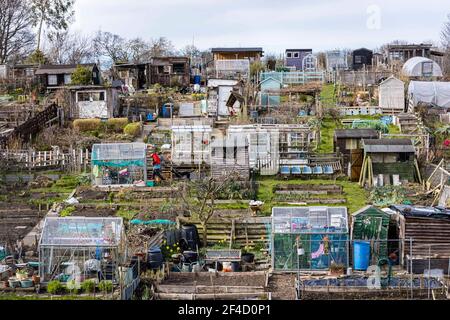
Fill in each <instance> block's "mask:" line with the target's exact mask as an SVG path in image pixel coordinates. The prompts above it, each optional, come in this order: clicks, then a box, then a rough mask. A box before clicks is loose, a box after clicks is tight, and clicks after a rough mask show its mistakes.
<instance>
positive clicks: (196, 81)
mask: <svg viewBox="0 0 450 320" xmlns="http://www.w3.org/2000/svg"><path fill="white" fill-rule="evenodd" d="M201 83H202V76H194V84H201Z"/></svg>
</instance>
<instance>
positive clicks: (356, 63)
mask: <svg viewBox="0 0 450 320" xmlns="http://www.w3.org/2000/svg"><path fill="white" fill-rule="evenodd" d="M372 59H373V51H372V50H369V49H366V48H361V49H357V50H355V51H353V61H352V62H353V70H361V69H363V68H364V67H366V68H367V67H369V66H372Z"/></svg>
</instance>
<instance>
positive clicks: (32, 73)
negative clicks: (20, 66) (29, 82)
mask: <svg viewBox="0 0 450 320" xmlns="http://www.w3.org/2000/svg"><path fill="white" fill-rule="evenodd" d="M25 76H27V77H32V76H34V70H33V69H31V68H27V69H25Z"/></svg>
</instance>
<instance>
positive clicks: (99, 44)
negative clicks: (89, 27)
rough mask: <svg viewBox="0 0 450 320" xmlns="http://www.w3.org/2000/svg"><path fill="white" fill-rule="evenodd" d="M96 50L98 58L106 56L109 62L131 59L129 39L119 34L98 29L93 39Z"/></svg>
mask: <svg viewBox="0 0 450 320" xmlns="http://www.w3.org/2000/svg"><path fill="white" fill-rule="evenodd" d="M93 43H94V50H95V52H96V54H97V55H98V58H99V59H100V58H106V59H108V60H109V63H111V62H112V63H119V62H128V61H129V51H128V43H127V41H126V40H125V39H124V38H122V37H121V36H119V35H117V34H112V33H110V32H102V31H98V32H97V35H96V36H95V37H94V39H93Z"/></svg>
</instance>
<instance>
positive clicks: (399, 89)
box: [379, 76, 405, 111]
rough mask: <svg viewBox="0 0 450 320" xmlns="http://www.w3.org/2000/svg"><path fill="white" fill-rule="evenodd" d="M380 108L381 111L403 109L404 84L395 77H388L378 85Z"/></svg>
mask: <svg viewBox="0 0 450 320" xmlns="http://www.w3.org/2000/svg"><path fill="white" fill-rule="evenodd" d="M379 95H380V96H379V98H380V100H379V101H380V107H381V108H382V109H383V110H386V111H389V110H395V111H398V110H401V111H403V110H404V109H405V83H404V82H403V81H401V80H399V79H397V78H395V77H393V76H392V77H390V78H388V79H387V80H385V81H383V82H382V83H381V84H380V94H379Z"/></svg>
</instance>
